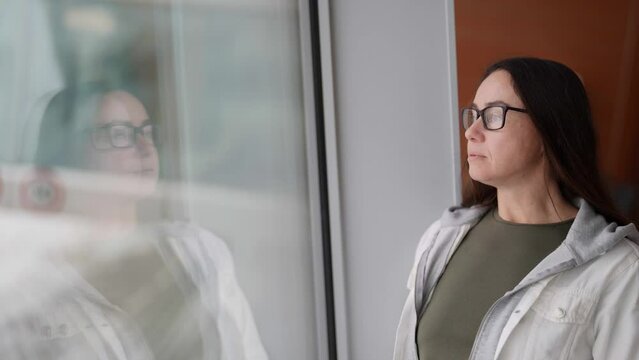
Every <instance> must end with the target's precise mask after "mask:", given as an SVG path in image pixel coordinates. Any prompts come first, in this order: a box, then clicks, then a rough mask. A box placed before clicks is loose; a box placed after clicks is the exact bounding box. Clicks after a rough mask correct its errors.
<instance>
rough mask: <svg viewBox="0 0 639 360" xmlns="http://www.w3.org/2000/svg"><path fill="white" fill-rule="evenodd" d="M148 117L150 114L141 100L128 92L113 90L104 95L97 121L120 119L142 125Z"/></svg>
mask: <svg viewBox="0 0 639 360" xmlns="http://www.w3.org/2000/svg"><path fill="white" fill-rule="evenodd" d="M148 118H149V115H148V113H147V111H146V109H145V108H144V105H142V103H141V102H140V100H138V99H137V98H136V97H134V96H133V95H131V94H129V93H127V92H124V91H113V92H109V93H107V94H105V95H104V96H103V97H102V99H101V101H100V106H99V111H98V119H97V122H98V123H99V124H107V123H111V122H114V121H118V122H131V123H132V124H133V125H140V124H142V123H143V122H144V121H145V120H147V119H148Z"/></svg>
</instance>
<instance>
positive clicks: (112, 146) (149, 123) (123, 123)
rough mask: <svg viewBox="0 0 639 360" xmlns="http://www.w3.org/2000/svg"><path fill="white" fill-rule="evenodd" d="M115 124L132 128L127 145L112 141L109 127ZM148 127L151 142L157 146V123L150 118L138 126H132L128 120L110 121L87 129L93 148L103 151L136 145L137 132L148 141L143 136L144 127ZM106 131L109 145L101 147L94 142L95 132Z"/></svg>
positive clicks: (145, 137)
mask: <svg viewBox="0 0 639 360" xmlns="http://www.w3.org/2000/svg"><path fill="white" fill-rule="evenodd" d="M116 126H124V127H127V128H129V129H132V131H133V134H132V140H130V141H129V144H128V145H127V146H118V145H117V144H115V143H114V141H113V137H112V136H111V128H113V127H116ZM147 127H150V128H151V139H150V140H151V141H150V142H151V144H152V145H153V146H157V145H158V134H157V125H156V124H154V123H153V122H152V121H151V120H146V121H144V122H143V123H142V124H141V125H140V126H134V125H131V123H130V122H128V121H115V122H111V123H109V124H106V125H102V126H97V127H95V128H92V129H88V132H89V133H90V138H91V145H93V148H95V149H96V150H100V151H104V150H109V149H126V148H130V147H134V146H136V145H135V144H136V141H137V138H138V134H140V135H141V136H142V137H143V138H144V139H146V140H147V141H149V139H148V137H147V136H145V132H144V129H145V128H147ZM105 130H106V131H108V133H109V145H110V147H108V148H107V147H102V146H98V144H97V143H96V138H95V136H96V134H97V133H98V132H99V131H105Z"/></svg>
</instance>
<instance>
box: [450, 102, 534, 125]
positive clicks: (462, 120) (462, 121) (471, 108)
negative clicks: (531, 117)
mask: <svg viewBox="0 0 639 360" xmlns="http://www.w3.org/2000/svg"><path fill="white" fill-rule="evenodd" d="M490 108H501V109H502V110H503V111H504V120H503V121H502V123H501V126H500V127H498V128H496V129H489V128H488V125H487V124H486V118H485V117H484V113H485V111H486V110H488V109H490ZM467 110H469V111H476V112H477V118H480V117H481V122H482V124H483V125H484V129H486V130H488V131H495V130H500V129H503V128H504V126H505V125H506V115H507V114H508V110H513V111H517V112H520V113H528V110H526V109H521V108H517V107H513V106H508V105H490V106H486V107H485V108H483V109H481V110H479V109H476V108H474V107H464V108H462V109H461V110H460V113H459V116H460V119H461V123H462V127H463V128H464V129H465V130H468V128H469V127H471V126H472V124H470V125H469V126H468V127H466V124H465V123H464V111H467ZM475 121H476V120H475ZM474 123H475V122H474V121H473V124H474Z"/></svg>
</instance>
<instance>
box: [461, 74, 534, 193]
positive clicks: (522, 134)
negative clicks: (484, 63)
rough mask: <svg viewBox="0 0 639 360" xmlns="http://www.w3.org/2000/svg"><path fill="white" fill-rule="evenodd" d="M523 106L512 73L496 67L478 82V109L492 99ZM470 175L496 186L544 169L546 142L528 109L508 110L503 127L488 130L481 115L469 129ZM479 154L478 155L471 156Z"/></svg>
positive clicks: (505, 103) (526, 178) (476, 96)
mask: <svg viewBox="0 0 639 360" xmlns="http://www.w3.org/2000/svg"><path fill="white" fill-rule="evenodd" d="M495 102H497V103H501V104H503V105H507V106H512V107H516V108H520V109H524V108H525V107H524V104H523V102H522V101H521V99H520V98H519V97H518V96H517V94H516V93H515V90H514V88H513V86H512V78H511V76H510V74H509V73H508V72H506V71H504V70H497V71H495V72H493V73H492V74H490V75H489V76H488V77H487V78H486V79H485V80H484V81H483V82H482V83H481V85H480V86H479V88H478V89H477V93H476V94H475V99H474V100H473V106H474V107H476V108H477V109H479V110H482V109H484V108H485V107H487V106H490V105H492V104H493V103H495ZM465 137H466V139H467V140H468V142H467V145H468V146H467V149H468V166H469V169H468V171H469V175H470V177H471V178H472V179H473V180H475V181H479V182H481V183H484V184H486V185H490V186H493V187H500V186H511V185H517V184H521V183H524V182H525V181H527V180H530V179H531V176H533V175H536V174H537V172H539V171H543V166H544V157H543V156H542V155H543V143H542V141H541V137H540V136H539V133H538V131H537V128H535V126H534V124H533V122H532V119H531V118H530V117H529V115H528V114H526V113H521V112H516V111H512V110H509V111H508V112H507V114H506V119H505V123H504V127H503V128H501V129H499V130H486V129H485V128H484V126H483V124H482V121H481V119H479V120H477V121H475V123H474V124H473V125H472V126H470V127H469V128H468V129H467V130H466V132H465ZM471 154H478V156H471Z"/></svg>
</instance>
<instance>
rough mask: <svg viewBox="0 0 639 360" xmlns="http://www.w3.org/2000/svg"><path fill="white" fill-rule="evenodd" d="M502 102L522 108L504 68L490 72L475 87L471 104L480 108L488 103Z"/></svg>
mask: <svg viewBox="0 0 639 360" xmlns="http://www.w3.org/2000/svg"><path fill="white" fill-rule="evenodd" d="M494 102H503V103H506V104H508V105H510V106H514V107H520V108H523V107H524V104H523V102H522V101H521V99H520V98H519V96H517V93H516V92H515V88H514V87H513V83H512V77H511V76H510V74H509V73H508V72H507V71H505V70H497V71H495V72H493V73H492V74H490V75H489V76H488V77H487V78H486V79H484V81H482V83H481V84H480V85H479V88H477V92H476V93H475V99H474V100H473V104H474V105H476V106H477V107H478V108H480V109H482V108H484V107H485V106H486V104H488V103H494Z"/></svg>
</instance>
